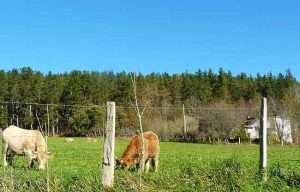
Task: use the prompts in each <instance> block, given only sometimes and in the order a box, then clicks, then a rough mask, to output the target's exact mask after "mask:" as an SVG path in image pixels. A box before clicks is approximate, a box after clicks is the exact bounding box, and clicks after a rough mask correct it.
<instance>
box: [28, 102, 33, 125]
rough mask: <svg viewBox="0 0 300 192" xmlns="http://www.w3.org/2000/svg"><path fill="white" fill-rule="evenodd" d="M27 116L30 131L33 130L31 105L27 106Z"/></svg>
mask: <svg viewBox="0 0 300 192" xmlns="http://www.w3.org/2000/svg"><path fill="white" fill-rule="evenodd" d="M29 116H30V129H31V130H32V129H33V126H32V109H31V104H30V105H29Z"/></svg>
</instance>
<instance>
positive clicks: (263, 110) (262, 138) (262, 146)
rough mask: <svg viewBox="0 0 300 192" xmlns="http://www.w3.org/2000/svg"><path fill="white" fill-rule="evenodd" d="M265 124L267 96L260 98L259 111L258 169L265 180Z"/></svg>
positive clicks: (266, 119) (266, 121)
mask: <svg viewBox="0 0 300 192" xmlns="http://www.w3.org/2000/svg"><path fill="white" fill-rule="evenodd" d="M267 125H268V109H267V98H265V97H264V98H263V99H262V103H261V113H260V131H259V140H260V153H259V154H260V160H259V169H260V173H261V176H262V179H263V180H264V181H266V180H267V170H266V169H267Z"/></svg>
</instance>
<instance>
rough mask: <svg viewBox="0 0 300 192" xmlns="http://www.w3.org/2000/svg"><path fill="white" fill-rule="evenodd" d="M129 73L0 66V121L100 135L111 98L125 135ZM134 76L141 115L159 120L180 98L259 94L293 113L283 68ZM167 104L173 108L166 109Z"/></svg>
mask: <svg viewBox="0 0 300 192" xmlns="http://www.w3.org/2000/svg"><path fill="white" fill-rule="evenodd" d="M130 75H131V74H130V73H126V72H119V73H114V72H89V71H72V72H69V73H51V72H49V73H47V74H44V73H42V72H40V71H34V70H32V69H31V68H29V67H25V68H21V69H12V70H10V71H4V70H0V102H1V103H0V115H1V116H0V117H1V118H0V126H1V127H5V126H7V125H9V124H17V125H19V126H22V127H25V128H27V129H31V128H32V129H36V128H39V129H43V130H47V131H48V132H49V134H53V135H57V134H59V135H86V134H101V129H99V128H102V127H103V125H104V123H105V104H106V101H115V102H116V103H117V106H119V108H117V116H118V117H117V128H118V130H117V133H118V134H121V135H122V134H126V132H127V131H130V130H134V129H135V128H136V127H137V124H136V123H137V120H136V114H135V111H134V108H133V101H134V95H133V89H132V84H131V80H130ZM136 81H137V90H138V98H139V102H140V105H141V106H145V107H148V108H149V110H148V112H146V113H147V115H146V114H145V115H146V116H147V117H148V118H149V119H151V118H152V119H153V118H157V117H158V116H159V117H160V119H162V121H163V120H164V119H165V120H166V121H172V122H175V121H176V120H177V119H178V118H179V117H180V115H181V112H180V110H181V106H182V104H183V103H184V104H185V106H187V108H192V107H199V106H209V107H214V106H217V105H219V106H222V107H229V106H230V107H231V108H232V107H239V106H245V107H250V106H254V105H256V104H257V103H258V101H259V100H260V98H261V96H267V97H268V98H270V100H271V101H272V102H273V103H274V106H276V109H278V108H280V109H282V108H283V107H285V109H288V108H289V107H290V106H293V110H294V111H293V113H294V114H295V113H296V111H298V108H297V106H298V105H295V103H297V97H298V92H297V91H295V90H298V89H297V88H298V87H299V84H298V82H297V81H296V79H295V77H294V76H293V75H292V73H291V71H289V70H287V71H286V72H285V73H279V74H276V75H274V74H272V73H267V74H257V75H256V76H252V75H248V74H246V73H241V74H238V75H233V74H232V73H231V72H230V71H225V70H223V69H220V70H219V71H218V72H217V73H214V72H213V71H212V70H207V71H201V70H199V71H197V72H195V73H188V72H185V73H181V74H168V73H151V74H137V76H136ZM34 103H39V104H57V105H49V106H48V113H47V107H46V105H34ZM287 105H288V106H287ZM155 107H158V108H155ZM171 108H173V109H176V110H175V111H174V110H173V111H171V110H169V111H167V112H166V109H167V110H168V109H171ZM294 108H296V109H294ZM150 109H152V111H151V110H150ZM153 110H155V112H154V111H153ZM295 110H296V111H295ZM274 111H276V110H275V108H274ZM47 118H50V124H48V123H47ZM149 121H150V120H149ZM146 123H147V120H146ZM149 124H151V123H150V122H149ZM202 124H203V123H202ZM204 124H207V123H204ZM198 125H199V124H198ZM178 126H179V125H178ZM146 128H147V126H146ZM124 130H125V131H124ZM199 132H203V130H202V131H199Z"/></svg>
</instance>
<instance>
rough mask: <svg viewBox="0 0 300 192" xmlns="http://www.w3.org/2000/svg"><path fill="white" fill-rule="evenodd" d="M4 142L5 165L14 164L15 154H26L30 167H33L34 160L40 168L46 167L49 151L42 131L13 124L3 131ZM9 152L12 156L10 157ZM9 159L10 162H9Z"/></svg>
mask: <svg viewBox="0 0 300 192" xmlns="http://www.w3.org/2000/svg"><path fill="white" fill-rule="evenodd" d="M2 144H3V146H2V147H3V149H2V152H3V164H4V166H7V165H8V164H10V165H11V164H12V159H13V156H14V155H25V156H26V158H27V160H28V165H29V167H32V166H33V162H34V161H35V160H36V161H37V162H38V167H39V169H41V170H44V169H45V168H46V164H47V161H48V159H49V153H48V151H47V144H46V142H45V139H44V137H43V135H42V133H41V132H40V131H37V130H26V129H21V128H19V127H16V126H13V125H11V126H9V127H8V128H6V129H5V130H4V131H3V132H2ZM8 154H9V155H11V156H12V158H10V159H8V158H7V155H8ZM8 160H9V162H7V161H8Z"/></svg>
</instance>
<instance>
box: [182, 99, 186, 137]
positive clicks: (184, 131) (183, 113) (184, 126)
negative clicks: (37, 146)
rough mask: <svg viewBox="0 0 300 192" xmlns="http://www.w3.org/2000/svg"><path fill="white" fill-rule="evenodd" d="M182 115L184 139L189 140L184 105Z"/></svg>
mask: <svg viewBox="0 0 300 192" xmlns="http://www.w3.org/2000/svg"><path fill="white" fill-rule="evenodd" d="M182 115H183V135H184V139H185V140H187V130H186V119H185V108H184V104H182Z"/></svg>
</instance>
